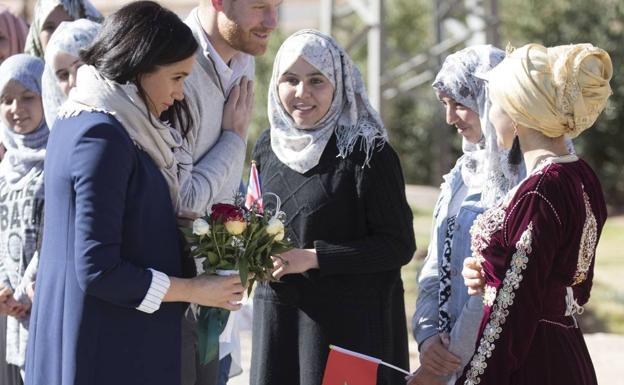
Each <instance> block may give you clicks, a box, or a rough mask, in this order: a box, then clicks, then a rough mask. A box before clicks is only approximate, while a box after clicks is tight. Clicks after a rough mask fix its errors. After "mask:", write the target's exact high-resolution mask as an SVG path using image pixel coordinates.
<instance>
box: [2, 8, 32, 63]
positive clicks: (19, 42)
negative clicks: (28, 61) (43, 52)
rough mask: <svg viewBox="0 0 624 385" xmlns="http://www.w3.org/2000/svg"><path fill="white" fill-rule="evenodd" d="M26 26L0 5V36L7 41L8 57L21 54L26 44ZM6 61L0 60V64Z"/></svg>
mask: <svg viewBox="0 0 624 385" xmlns="http://www.w3.org/2000/svg"><path fill="white" fill-rule="evenodd" d="M27 33H28V26H26V23H25V22H24V20H22V19H21V18H19V17H17V16H15V15H13V14H12V13H11V12H10V11H9V9H8V8H7V7H5V6H4V5H0V36H3V37H4V38H5V39H7V40H8V41H9V51H10V52H9V56H12V55H16V54H18V53H22V51H23V50H24V44H25V42H26V34H27ZM4 59H6V57H5V58H0V63H2V61H3V60H4Z"/></svg>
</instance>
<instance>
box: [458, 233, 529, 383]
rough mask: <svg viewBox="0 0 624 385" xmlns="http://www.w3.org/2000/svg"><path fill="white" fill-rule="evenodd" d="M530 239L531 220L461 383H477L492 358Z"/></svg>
mask: <svg viewBox="0 0 624 385" xmlns="http://www.w3.org/2000/svg"><path fill="white" fill-rule="evenodd" d="M532 240H533V222H531V223H529V225H528V226H527V229H526V230H524V232H523V233H522V235H521V236H520V239H519V240H518V242H516V252H515V253H514V255H513V256H512V257H511V264H510V266H509V269H507V272H506V274H505V279H503V284H502V288H501V289H500V290H499V292H498V295H497V296H496V302H495V303H494V306H493V307H492V312H491V313H490V320H489V321H488V323H487V325H486V326H485V329H484V330H483V336H482V337H481V340H480V342H479V347H478V348H477V352H476V353H475V355H474V356H473V357H472V360H471V361H470V369H469V370H468V372H467V374H466V381H465V382H464V385H476V384H479V383H480V382H481V378H480V377H481V376H482V375H483V373H484V372H485V369H486V368H487V362H486V361H487V359H488V358H490V357H492V351H493V350H494V347H495V343H496V341H497V340H498V339H499V338H500V334H501V332H502V331H503V328H502V326H503V325H504V324H505V322H506V321H507V316H509V310H508V308H509V307H510V306H511V305H513V302H514V298H515V296H516V295H515V293H514V291H515V290H518V288H519V287H520V282H521V281H522V272H523V271H524V270H525V269H526V268H527V263H528V262H529V254H531V251H532V249H531V242H532Z"/></svg>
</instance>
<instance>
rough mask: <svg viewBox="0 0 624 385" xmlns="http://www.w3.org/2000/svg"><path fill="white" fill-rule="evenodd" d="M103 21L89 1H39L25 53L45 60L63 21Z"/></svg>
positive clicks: (27, 38)
mask: <svg viewBox="0 0 624 385" xmlns="http://www.w3.org/2000/svg"><path fill="white" fill-rule="evenodd" d="M83 18H86V19H89V20H93V21H97V22H99V21H101V20H102V15H101V14H100V12H99V11H98V10H97V9H95V7H94V6H93V5H92V4H91V2H90V1H89V0H37V3H36V4H35V10H34V12H33V19H32V23H31V24H30V30H29V31H28V36H27V37H26V47H25V48H24V52H25V53H28V54H31V55H34V56H37V57H40V58H42V59H43V58H44V55H45V50H46V47H47V45H48V42H49V41H50V38H51V37H52V34H53V33H54V31H55V30H56V28H58V26H59V25H60V24H61V23H62V22H63V21H72V20H78V19H83Z"/></svg>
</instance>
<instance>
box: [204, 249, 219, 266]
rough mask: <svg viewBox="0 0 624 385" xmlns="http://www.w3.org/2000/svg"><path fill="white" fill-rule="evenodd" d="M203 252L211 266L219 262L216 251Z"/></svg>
mask: <svg viewBox="0 0 624 385" xmlns="http://www.w3.org/2000/svg"><path fill="white" fill-rule="evenodd" d="M204 254H205V255H206V260H207V261H208V263H210V265H211V266H216V265H217V264H218V263H219V256H218V255H217V253H215V252H213V251H206V252H205V253H204Z"/></svg>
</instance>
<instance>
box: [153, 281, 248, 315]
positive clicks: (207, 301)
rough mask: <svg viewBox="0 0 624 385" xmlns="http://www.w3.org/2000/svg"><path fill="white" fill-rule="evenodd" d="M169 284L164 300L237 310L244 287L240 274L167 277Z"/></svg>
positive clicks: (239, 306)
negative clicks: (189, 277) (187, 277)
mask: <svg viewBox="0 0 624 385" xmlns="http://www.w3.org/2000/svg"><path fill="white" fill-rule="evenodd" d="M169 281H170V286H169V290H168V291H167V294H165V297H164V298H163V301H165V302H190V303H196V304H198V305H203V306H213V307H221V308H224V309H227V310H232V311H233V310H238V309H240V308H241V306H242V305H241V304H240V303H239V302H240V301H241V300H242V299H243V292H244V291H245V289H244V288H243V285H242V284H241V281H240V276H238V275H232V276H229V277H222V276H218V275H203V274H202V275H200V276H197V277H195V278H191V279H184V278H176V277H169Z"/></svg>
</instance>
